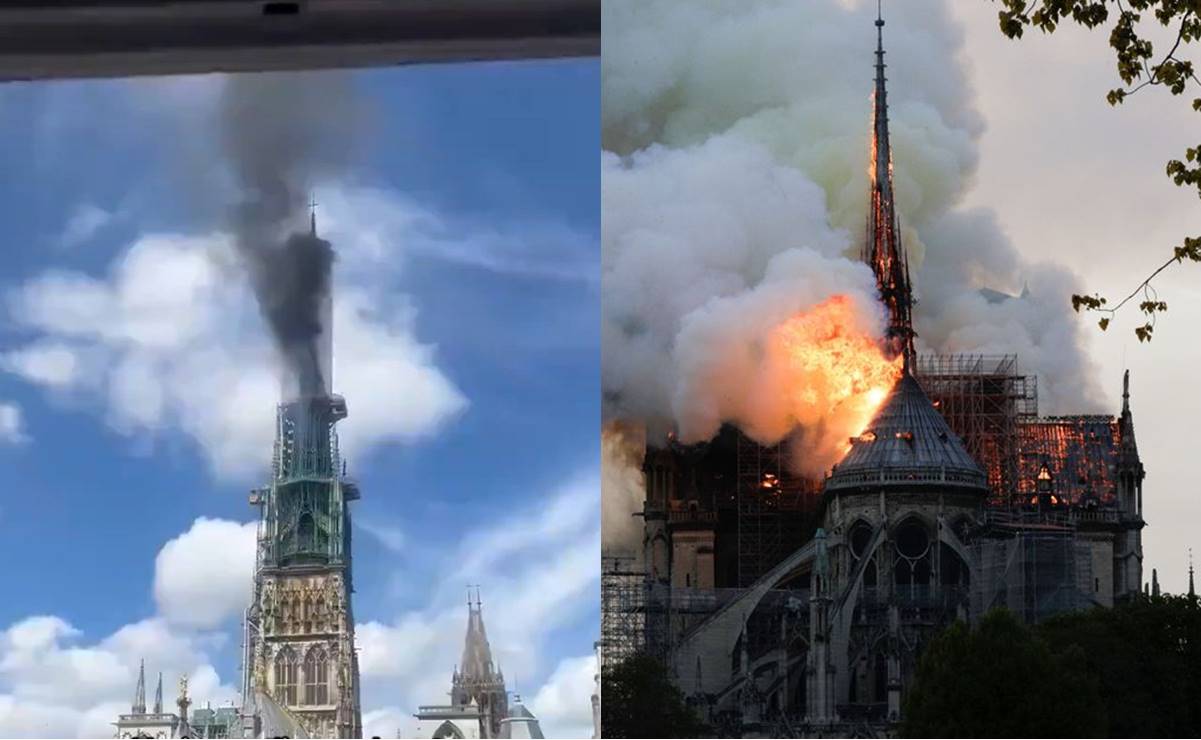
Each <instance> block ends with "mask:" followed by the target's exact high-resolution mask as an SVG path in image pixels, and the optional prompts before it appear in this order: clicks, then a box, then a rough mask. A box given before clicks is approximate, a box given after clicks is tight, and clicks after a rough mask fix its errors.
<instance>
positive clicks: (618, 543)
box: [601, 422, 646, 560]
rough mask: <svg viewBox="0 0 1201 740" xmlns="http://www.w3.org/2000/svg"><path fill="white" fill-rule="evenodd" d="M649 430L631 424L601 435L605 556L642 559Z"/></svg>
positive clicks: (613, 426) (608, 426) (609, 428)
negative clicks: (643, 508)
mask: <svg viewBox="0 0 1201 740" xmlns="http://www.w3.org/2000/svg"><path fill="white" fill-rule="evenodd" d="M645 451H646V430H645V429H644V428H640V427H635V426H634V425H630V424H621V423H619V422H613V423H610V424H606V425H605V427H604V429H603V430H602V434H601V533H602V535H603V539H602V540H601V548H602V551H603V553H604V554H605V555H614V556H622V557H634V558H636V559H639V560H640V559H641V557H642V551H641V548H640V547H638V543H639V541H640V540H641V539H642V520H641V519H638V518H636V517H637V515H638V514H641V513H642V501H643V499H644V498H645V497H646V477H645V476H644V475H643V473H642V457H643V454H644V453H645Z"/></svg>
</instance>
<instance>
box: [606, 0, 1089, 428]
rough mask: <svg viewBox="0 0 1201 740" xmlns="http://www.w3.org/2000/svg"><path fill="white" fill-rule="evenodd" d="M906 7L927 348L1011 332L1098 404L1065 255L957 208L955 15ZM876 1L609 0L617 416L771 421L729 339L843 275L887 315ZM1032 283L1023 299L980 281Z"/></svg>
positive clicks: (967, 108)
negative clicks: (870, 172) (876, 224)
mask: <svg viewBox="0 0 1201 740" xmlns="http://www.w3.org/2000/svg"><path fill="white" fill-rule="evenodd" d="M904 10H905V14H904V15H903V16H902V15H901V14H900V13H894V15H896V16H897V17H895V18H893V17H890V18H888V23H887V26H886V30H885V34H886V35H885V46H886V50H887V52H888V55H887V57H886V60H887V62H888V64H889V67H888V76H889V103H890V110H889V113H890V122H891V132H892V143H893V147H894V160H895V182H896V189H897V193H898V201H899V209H900V216H901V221H902V225H903V237H904V241H905V246H906V248H907V249H908V251H909V254H910V258H911V263H912V266H913V272H914V275H913V278H914V283H915V293H916V297H917V300H918V304H917V307H916V309H915V323H916V329H917V331H918V334H919V350H923V351H937V352H979V353H1010V352H1016V353H1018V354H1019V355H1020V362H1021V364H1022V367H1023V368H1024V369H1025V370H1027V371H1032V372H1035V373H1037V374H1039V375H1040V376H1042V379H1041V380H1040V391H1041V392H1042V397H1041V400H1042V402H1043V409H1044V410H1045V411H1052V412H1054V411H1062V410H1068V409H1074V410H1077V411H1090V410H1092V409H1093V405H1094V403H1095V399H1096V398H1097V397H1098V395H1099V394H1098V393H1097V389H1096V384H1095V380H1094V378H1093V372H1092V365H1091V363H1090V362H1089V360H1088V359H1087V356H1086V354H1085V352H1084V349H1083V347H1082V341H1081V332H1080V329H1079V324H1078V323H1077V322H1076V317H1075V316H1074V315H1073V314H1072V312H1071V311H1070V305H1069V303H1068V297H1069V295H1070V294H1071V293H1072V292H1073V290H1074V289H1075V279H1074V277H1073V276H1072V275H1071V274H1070V273H1069V272H1068V271H1066V270H1065V269H1063V268H1060V267H1056V266H1053V265H1051V266H1047V265H1031V264H1028V263H1026V262H1024V261H1023V260H1022V259H1021V258H1020V257H1019V256H1018V254H1017V253H1016V251H1015V250H1014V248H1013V246H1012V245H1011V244H1010V243H1009V242H1008V241H1007V239H1006V237H1005V234H1004V232H1003V230H1002V229H1001V228H1000V227H999V225H998V221H999V220H1000V219H999V218H998V217H996V216H995V215H993V214H990V213H987V212H978V211H973V212H964V211H961V210H958V209H957V208H956V206H957V203H958V202H959V200H960V199H961V198H962V196H963V194H964V192H965V191H966V190H967V188H969V187H970V185H971V180H972V177H973V173H974V170H975V166H976V157H977V143H976V142H977V140H978V139H979V137H980V136H981V135H982V133H983V123H982V121H981V118H980V116H979V114H978V113H977V112H976V110H975V109H974V106H973V100H974V96H973V93H972V91H971V89H970V87H969V85H968V83H967V78H966V75H965V71H964V69H965V62H964V60H963V59H962V58H961V55H962V52H963V50H962V31H961V29H960V28H958V27H957V26H956V25H955V23H954V22H953V21H952V19H951V18H950V16H949V13H948V11H947V8H946V7H945V5H944V4H942V3H937V2H923V3H920V4H919V3H911V4H906V6H905V8H904ZM874 11H875V7H874V5H872V7H871V8H868V7H866V4H858V5H853V6H852V7H847V5H846V4H843V3H835V2H821V3H819V2H813V3H779V2H772V1H770V0H763V1H760V2H746V3H738V4H730V3H723V2H720V1H718V0H709V1H706V0H699V1H698V2H690V3H679V2H670V1H666V2H656V1H654V0H651V1H649V2H616V3H606V5H605V7H604V11H603V12H604V19H603V20H604V23H605V29H606V32H605V38H604V41H603V43H604V49H603V62H602V63H603V69H602V72H603V76H602V86H603V98H604V106H603V113H602V144H603V147H604V149H605V150H606V153H605V154H604V155H603V159H602V180H603V209H604V211H603V213H604V233H603V245H602V270H603V278H602V285H603V288H602V289H603V322H604V323H603V327H602V331H603V333H602V341H603V343H604V349H603V369H602V383H603V387H604V392H605V399H606V403H605V414H606V418H609V419H613V418H627V419H637V420H641V421H645V422H647V423H648V425H649V426H648V429H650V431H651V432H652V433H657V432H658V431H660V430H662V428H663V427H664V426H667V425H669V424H670V425H676V426H678V427H680V428H681V431H682V432H683V431H685V430H686V429H692V430H693V431H692V433H691V434H690V436H692V437H694V438H695V437H704V436H706V435H708V434H711V433H712V432H714V431H716V428H717V426H718V425H719V423H720V422H721V421H736V422H738V423H739V424H740V425H741V426H743V427H744V428H750V429H752V430H753V429H755V428H759V429H761V430H766V431H763V432H762V433H761V434H759V435H758V436H760V437H778V436H779V434H780V431H781V429H780V426H781V422H782V420H780V419H766V420H765V418H764V416H763V414H762V413H760V412H761V411H762V409H761V408H760V407H761V406H762V404H758V403H757V402H755V400H754V399H753V398H751V394H750V390H751V388H752V387H753V386H754V385H755V383H754V382H753V377H754V375H753V374H749V373H748V372H747V369H748V367H751V366H753V364H754V363H753V362H752V365H745V364H744V365H743V366H741V367H740V366H739V364H738V362H736V361H734V360H732V359H731V358H737V357H738V356H739V355H742V356H747V355H748V353H750V354H751V355H753V353H754V351H755V347H756V343H760V342H761V338H762V337H763V336H764V335H765V332H766V331H768V330H769V329H770V327H771V326H772V324H773V322H774V323H779V322H780V321H782V320H783V319H784V318H786V317H787V316H788V315H789V314H790V313H792V312H795V311H798V310H802V309H805V308H808V307H811V306H812V305H814V304H815V303H817V302H819V301H822V300H824V299H825V298H828V297H829V296H830V295H832V294H834V293H845V294H849V295H851V296H852V297H853V298H854V299H855V301H856V304H863V306H862V310H861V313H862V315H861V316H860V317H859V322H860V323H861V324H862V325H863V326H866V327H871V326H873V324H874V322H877V321H878V316H877V315H875V309H874V308H872V307H873V306H874V304H875V301H874V299H873V295H874V290H873V288H872V281H871V277H870V273H869V272H868V271H867V270H866V268H864V267H862V266H859V265H853V264H851V261H855V259H856V255H857V254H858V246H859V243H860V240H861V234H862V233H863V224H864V220H865V209H866V199H867V198H866V196H867V189H868V177H867V163H868V156H869V143H870V142H869V123H870V120H869V119H870V105H871V101H870V93H871V76H872V66H871V65H872V63H873V54H872V52H873V50H874V46H875V33H874V32H875V27H874V25H873V22H872V21H873V18H872V15H874ZM848 258H849V259H850V260H851V261H848ZM1024 285H1028V286H1029V290H1030V293H1029V295H1028V296H1027V297H1025V298H1021V299H1010V300H1007V301H999V302H996V301H994V302H989V301H987V300H985V299H984V298H983V297H982V296H981V295H980V292H979V291H980V289H981V288H992V289H996V290H1000V291H1004V292H1009V293H1014V294H1016V293H1018V292H1020V291H1021V290H1022V288H1023V286H1024ZM875 327H876V329H875V331H876V332H878V331H879V324H878V323H875ZM752 359H754V358H753V357H752ZM714 367H717V368H721V369H722V370H723V371H722V372H718V373H710V375H709V376H708V377H703V371H704V370H705V369H706V368H709V369H712V368H714ZM698 373H700V374H698ZM698 379H699V381H700V382H698ZM767 422H771V423H767ZM761 441H763V440H761Z"/></svg>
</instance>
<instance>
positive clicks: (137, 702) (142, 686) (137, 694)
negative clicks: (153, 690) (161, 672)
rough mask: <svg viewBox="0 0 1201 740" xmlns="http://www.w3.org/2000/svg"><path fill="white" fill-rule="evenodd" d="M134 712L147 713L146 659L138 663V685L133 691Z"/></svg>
mask: <svg viewBox="0 0 1201 740" xmlns="http://www.w3.org/2000/svg"><path fill="white" fill-rule="evenodd" d="M130 711H131V713H132V714H145V713H146V660H145V659H143V660H142V661H141V663H139V664H138V687H137V688H136V689H134V692H133V706H132V707H131V708H130Z"/></svg>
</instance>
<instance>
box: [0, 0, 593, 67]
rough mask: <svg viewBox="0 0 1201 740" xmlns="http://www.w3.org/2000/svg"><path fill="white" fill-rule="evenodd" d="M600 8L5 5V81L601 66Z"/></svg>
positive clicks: (186, 1) (1, 27) (445, 3)
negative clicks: (531, 63)
mask: <svg viewBox="0 0 1201 740" xmlns="http://www.w3.org/2000/svg"><path fill="white" fill-rule="evenodd" d="M600 24H601V22H600V0H293V1H291V2H287V1H275V0H174V2H172V1H169V0H40V1H38V2H35V1H34V0H4V2H0V80H36V79H53V78H70V77H123V76H133V75H155V74H189V73H201V72H248V71H259V70H297V69H320V68H337V67H375V66H389V65H397V64H425V63H434V62H467V61H486V60H515V59H538V58H552V57H576V56H596V55H598V54H599V53H600Z"/></svg>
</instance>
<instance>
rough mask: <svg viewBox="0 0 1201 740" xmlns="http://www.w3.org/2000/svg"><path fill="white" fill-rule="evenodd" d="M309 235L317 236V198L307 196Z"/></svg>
mask: <svg viewBox="0 0 1201 740" xmlns="http://www.w3.org/2000/svg"><path fill="white" fill-rule="evenodd" d="M309 236H317V198H316V197H315V196H312V195H310V196H309Z"/></svg>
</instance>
